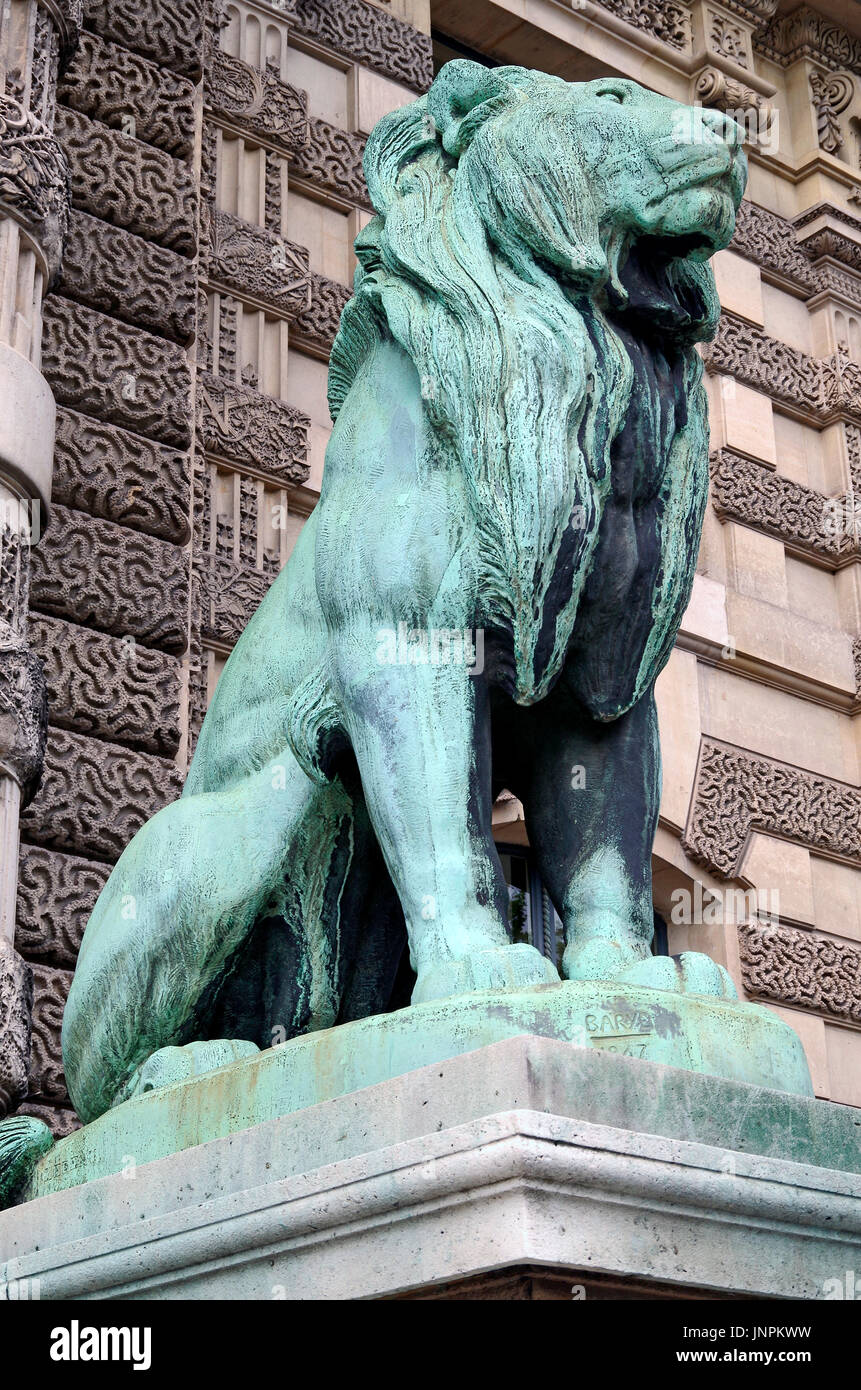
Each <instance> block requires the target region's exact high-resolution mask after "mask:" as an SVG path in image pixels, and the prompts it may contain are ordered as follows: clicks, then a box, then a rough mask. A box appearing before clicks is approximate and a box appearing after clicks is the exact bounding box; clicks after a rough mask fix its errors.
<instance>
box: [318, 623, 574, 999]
mask: <svg viewBox="0 0 861 1390" xmlns="http://www.w3.org/2000/svg"><path fill="white" fill-rule="evenodd" d="M345 650H346V652H348V653H352V654H353V655H352V658H351V657H350V656H349V655H344V654H343V653H342V656H341V659H340V670H339V674H340V681H341V689H342V701H343V709H344V715H345V722H346V724H347V727H348V732H349V736H350V740H351V743H352V746H353V749H354V751H355V755H356V758H357V761H358V765H359V772H360V774H361V778H362V785H363V787H364V791H365V797H366V800H367V805H368V811H369V813H370V816H371V819H372V821H373V824H374V829H375V831H376V834H377V837H378V839H379V842H380V845H381V848H382V851H383V854H384V855H385V859H386V863H387V865H388V868H389V872H390V873H391V876H392V880H393V882H394V885H395V888H396V890H397V892H398V896H399V897H400V900H401V904H402V906H403V909H404V916H405V919H406V925H407V933H408V936H409V944H410V956H411V960H412V964H413V968H414V969H415V971H416V973H417V975H418V982H417V984H416V987H415V991H414V993H413V1003H423V1002H426V1001H427V1000H429V999H436V998H442V997H445V996H447V995H452V994H461V993H467V992H469V991H472V990H478V989H499V988H513V987H517V986H525V985H533V984H543V983H546V982H547V981H548V980H550V981H557V982H558V976H557V975H556V972H555V970H553V968H552V966H551V965H550V964H549V962H547V961H546V960H544V958H543V957H542V956H541V955H540V954H539V953H538V952H537V951H535V950H533V949H532V947H531V946H525V945H512V944H511V943H510V941H509V938H508V933H507V930H506V925H505V920H504V914H505V910H506V904H507V896H506V890H505V885H504V881H503V878H502V872H501V867H500V863H499V857H498V855H497V853H496V849H495V846H494V843H493V837H492V834H491V794H490V728H489V712H488V695H487V688H486V683H485V681H484V679H483V677H482V676H480V675H478V674H472V675H471V674H470V668H469V667H468V666H467V665H466V664H464V663H462V662H445V663H443V664H431V663H430V662H428V663H427V664H418V665H412V664H397V663H395V664H390V665H385V664H383V665H376V666H374V665H373V664H371V663H368V664H365V663H364V662H363V663H361V666H362V670H361V674H357V672H356V670H355V669H354V664H355V652H356V650H357V647H356V643H355V642H351V643H349V644H348V645H347V646H346V648H345Z"/></svg>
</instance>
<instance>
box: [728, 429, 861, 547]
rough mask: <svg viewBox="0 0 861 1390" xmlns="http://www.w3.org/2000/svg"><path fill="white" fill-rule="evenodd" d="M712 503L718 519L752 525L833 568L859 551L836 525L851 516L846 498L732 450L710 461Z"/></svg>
mask: <svg viewBox="0 0 861 1390" xmlns="http://www.w3.org/2000/svg"><path fill="white" fill-rule="evenodd" d="M711 498H712V505H713V506H714V509H715V511H716V512H717V514H718V516H721V517H727V518H731V519H732V520H733V521H739V522H741V523H742V524H743V525H745V526H755V527H756V528H757V529H758V530H760V531H764V532H765V533H766V534H767V535H770V536H776V537H777V538H778V540H781V541H783V542H784V544H785V545H787V546H790V547H792V548H794V549H798V550H803V551H805V552H807V553H809V554H811V555H816V556H819V557H820V558H822V559H827V560H830V561H832V562H834V563H836V562H837V561H838V560H839V559H840V558H841V557H843V556H846V555H849V554H853V553H856V552H858V551H859V539H858V537H857V536H855V535H854V534H852V532H851V529H847V528H846V527H845V526H843V525H838V524H837V523H836V521H835V518H836V517H837V516H838V514H840V513H842V514H843V515H849V514H850V503H849V501H848V499H844V498H830V497H827V496H826V495H825V494H824V493H822V492H817V491H816V490H815V488H811V487H805V486H804V485H803V484H801V483H796V482H793V481H792V479H790V478H785V477H783V476H782V474H780V473H776V472H775V471H774V469H772V468H768V467H767V466H766V465H764V464H761V463H756V462H754V461H753V460H752V459H747V458H744V457H743V456H742V455H741V454H737V453H735V452H734V451H733V450H732V449H720V450H718V451H717V452H716V453H715V454H714V455H713V457H712V488H711Z"/></svg>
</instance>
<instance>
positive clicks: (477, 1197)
mask: <svg viewBox="0 0 861 1390" xmlns="http://www.w3.org/2000/svg"><path fill="white" fill-rule="evenodd" d="M330 1038H331V1035H328V1038H327V1035H321V1036H320V1038H319V1039H318V1040H317V1041H318V1042H319V1044H320V1045H319V1049H318V1054H317V1056H316V1058H315V1056H314V1055H313V1051H309V1052H307V1053H306V1054H305V1061H306V1063H307V1064H308V1066H309V1067H310V1068H311V1069H312V1071H313V1068H314V1065H315V1062H316V1064H317V1076H318V1077H325V1076H326V1067H327V1061H326V1044H327V1041H328V1040H329V1039H330ZM314 1041H315V1040H314V1039H305V1040H303V1042H304V1043H306V1044H313V1043H314ZM278 1051H282V1049H276V1053H277V1052H278ZM272 1055H273V1054H262V1055H261V1057H259V1058H250V1059H246V1060H243V1061H240V1062H236V1063H233V1064H232V1065H231V1066H229V1067H226V1068H223V1069H222V1070H221V1072H219V1073H213V1074H212V1075H210V1076H209V1077H203V1076H202V1077H199V1078H196V1079H195V1080H192V1081H189V1082H185V1083H181V1084H180V1085H177V1086H173V1087H170V1088H168V1089H167V1090H166V1091H164V1092H153V1093H150V1094H149V1095H147V1096H143V1097H140V1098H139V1099H137V1100H134V1101H129V1102H127V1103H126V1104H125V1105H123V1106H121V1107H120V1108H119V1109H118V1110H116V1111H114V1112H112V1114H110V1115H107V1116H104V1117H103V1118H102V1120H101V1121H96V1123H95V1124H93V1125H91V1126H88V1127H87V1130H86V1131H83V1133H84V1134H85V1135H89V1136H90V1138H89V1144H90V1151H89V1166H90V1168H91V1169H94V1168H95V1165H96V1163H97V1159H98V1160H99V1161H101V1162H102V1163H103V1165H108V1164H109V1160H108V1146H107V1144H106V1141H105V1137H104V1134H103V1136H102V1140H101V1141H100V1140H99V1132H98V1131H99V1126H103V1127H104V1130H105V1131H107V1129H108V1128H109V1127H111V1126H112V1127H113V1128H114V1129H118V1128H119V1127H120V1125H121V1123H122V1121H123V1119H124V1118H125V1119H126V1121H127V1124H126V1131H125V1132H126V1141H127V1142H126V1149H125V1153H124V1155H122V1156H121V1157H122V1158H123V1161H122V1163H121V1165H120V1166H119V1167H115V1168H114V1170H113V1171H111V1172H109V1173H106V1175H105V1176H102V1177H96V1178H94V1179H93V1180H92V1181H90V1182H88V1183H87V1184H86V1185H85V1186H78V1187H67V1188H65V1189H64V1190H63V1189H61V1190H57V1191H54V1192H51V1193H49V1194H48V1195H44V1196H41V1197H36V1198H35V1199H34V1200H31V1201H29V1202H27V1203H26V1204H25V1205H22V1206H18V1207H15V1208H13V1209H11V1210H9V1211H7V1212H5V1213H2V1214H0V1258H2V1260H3V1261H5V1263H0V1286H2V1283H3V1281H6V1283H7V1284H9V1285H11V1286H13V1287H14V1282H15V1281H16V1280H21V1279H30V1280H32V1279H38V1280H39V1290H40V1296H41V1298H42V1299H49V1298H106V1297H113V1298H116V1297H124V1298H143V1299H164V1298H168V1299H177V1298H179V1299H183V1298H194V1299H201V1298H231V1299H266V1300H269V1299H273V1298H280V1297H283V1298H288V1299H309V1298H326V1299H346V1298H349V1299H352V1298H382V1297H390V1296H398V1295H402V1296H404V1295H405V1296H413V1297H423V1296H432V1297H433V1296H438V1295H441V1296H446V1293H447V1292H448V1293H449V1294H450V1293H451V1290H452V1289H454V1290H455V1291H457V1290H462V1289H473V1290H476V1291H477V1293H473V1294H472V1296H479V1297H481V1296H482V1292H481V1290H482V1289H486V1290H487V1294H486V1296H488V1297H497V1296H501V1297H506V1296H511V1295H510V1293H509V1294H506V1293H505V1291H504V1290H505V1289H506V1288H510V1287H511V1286H512V1284H514V1283H516V1282H517V1276H518V1275H519V1273H520V1272H522V1271H524V1270H528V1271H532V1274H531V1276H530V1277H532V1278H534V1277H535V1271H536V1270H538V1269H544V1270H545V1271H546V1278H545V1279H544V1280H543V1284H542V1292H541V1294H540V1296H542V1297H546V1296H551V1297H560V1298H561V1297H568V1296H571V1293H570V1289H571V1286H574V1285H578V1286H582V1287H583V1288H585V1289H586V1291H587V1296H592V1293H593V1292H594V1290H595V1289H596V1288H600V1287H602V1286H603V1287H605V1288H606V1287H609V1288H610V1289H613V1288H615V1289H617V1290H618V1289H622V1290H628V1291H629V1293H633V1294H636V1293H637V1292H638V1291H639V1292H640V1293H642V1292H643V1291H649V1292H652V1293H657V1294H660V1293H664V1294H666V1295H672V1294H674V1293H676V1294H678V1293H679V1292H686V1293H690V1292H691V1291H694V1290H696V1291H699V1292H700V1293H702V1294H705V1295H709V1294H711V1295H721V1294H722V1295H726V1294H736V1295H740V1296H745V1295H751V1294H760V1295H766V1296H772V1297H786V1298H790V1297H796V1298H810V1299H815V1298H823V1297H827V1296H828V1292H829V1289H830V1288H832V1287H833V1284H830V1283H829V1281H833V1280H838V1281H843V1279H844V1275H845V1271H847V1270H851V1269H857V1268H858V1267H859V1265H858V1262H859V1259H861V1176H859V1173H861V1116H859V1114H858V1112H857V1111H855V1110H853V1109H850V1108H848V1107H842V1106H836V1105H832V1104H830V1103H828V1102H823V1101H816V1100H813V1099H811V1098H809V1097H802V1096H797V1095H796V1096H793V1095H789V1094H787V1093H785V1092H779V1091H773V1090H765V1089H762V1088H759V1087H753V1086H750V1085H748V1084H745V1083H742V1082H737V1081H730V1080H726V1079H720V1078H717V1077H712V1076H705V1075H702V1074H696V1073H694V1072H691V1071H683V1070H680V1069H677V1068H673V1067H667V1066H662V1065H660V1064H656V1063H651V1062H648V1061H643V1060H640V1059H636V1058H631V1057H625V1056H619V1055H615V1054H613V1053H608V1052H606V1051H604V1050H602V1049H600V1048H591V1047H589V1048H587V1047H579V1046H575V1045H573V1044H571V1043H567V1042H560V1041H558V1040H556V1039H553V1038H546V1037H544V1038H542V1037H535V1036H531V1037H530V1036H517V1037H510V1038H507V1039H505V1040H503V1041H500V1042H497V1043H494V1044H492V1045H489V1046H486V1047H481V1048H479V1049H477V1050H475V1051H472V1052H467V1053H465V1054H463V1055H460V1056H456V1057H453V1058H451V1059H450V1060H447V1061H441V1062H436V1063H433V1064H431V1065H428V1066H424V1067H420V1068H418V1069H416V1070H414V1071H411V1072H409V1073H407V1074H405V1075H401V1076H397V1077H394V1078H393V1079H391V1080H387V1081H383V1082H380V1083H378V1084H377V1085H371V1086H368V1087H366V1088H364V1089H362V1090H358V1091H354V1092H349V1093H347V1094H341V1095H338V1096H335V1097H334V1098H333V1099H331V1100H327V1101H323V1102H321V1103H319V1104H317V1105H314V1106H311V1107H309V1108H307V1109H304V1110H302V1111H299V1112H294V1113H291V1114H286V1115H282V1116H280V1117H275V1118H271V1119H268V1120H264V1121H262V1122H261V1123H257V1124H255V1125H253V1127H251V1128H241V1127H240V1126H241V1124H242V1117H243V1114H247V1112H248V1108H249V1106H251V1107H253V1105H254V1090H255V1086H256V1085H257V1084H258V1083H259V1082H260V1066H261V1063H262V1061H263V1059H264V1058H265V1057H267V1056H272ZM201 1087H205V1088H207V1089H206V1095H207V1103H206V1106H205V1107H204V1108H203V1109H201V1104H202V1097H203V1092H200V1091H198V1094H197V1095H196V1094H195V1090H196V1088H201ZM264 1089H265V1087H264ZM171 1093H173V1094H172V1104H173V1110H174V1113H175V1114H176V1115H179V1114H180V1113H181V1111H182V1110H183V1103H184V1102H185V1103H186V1104H190V1106H191V1112H192V1113H195V1112H196V1114H197V1123H198V1124H200V1123H201V1118H202V1116H203V1115H204V1113H205V1114H206V1115H208V1117H209V1122H210V1123H211V1124H212V1125H214V1124H215V1121H216V1115H217V1112H219V1111H220V1116H221V1129H222V1135H221V1137H219V1138H213V1139H211V1140H210V1142H207V1143H203V1144H198V1145H197V1146H196V1147H193V1148H186V1149H184V1150H183V1151H182V1152H178V1153H173V1154H169V1155H167V1156H165V1157H161V1158H157V1159H155V1160H154V1161H151V1162H141V1161H140V1159H141V1154H140V1152H136V1147H137V1140H136V1136H137V1135H139V1134H140V1133H141V1132H142V1131H141V1129H140V1127H139V1126H138V1125H137V1124H136V1123H132V1122H131V1121H132V1119H133V1113H134V1110H135V1108H136V1107H137V1108H141V1107H144V1108H145V1107H147V1106H151V1107H153V1108H155V1107H156V1106H157V1104H158V1103H159V1097H161V1099H162V1103H163V1101H164V1098H165V1097H168V1096H170V1095H171ZM154 1113H155V1109H154ZM75 1138H76V1136H75V1135H72V1136H70V1139H68V1140H65V1141H63V1143H62V1144H59V1145H57V1146H56V1148H55V1149H54V1150H53V1151H52V1153H49V1154H48V1155H46V1157H45V1158H44V1159H43V1160H42V1164H41V1165H40V1168H38V1169H37V1170H36V1175H35V1178H34V1186H33V1188H32V1190H33V1191H36V1190H38V1188H39V1185H40V1181H41V1185H42V1187H43V1188H45V1187H46V1186H47V1185H48V1176H49V1169H47V1168H46V1167H45V1165H50V1164H51V1162H52V1160H53V1162H54V1165H55V1167H54V1169H53V1170H52V1179H53V1182H54V1184H56V1183H57V1180H58V1177H59V1173H58V1171H57V1168H56V1164H57V1163H58V1162H59V1160H60V1158H61V1156H62V1152H63V1148H64V1145H70V1144H71V1143H72V1141H73V1140H74V1139H75ZM79 1142H80V1141H79ZM99 1156H100V1157H99ZM110 1161H112V1162H115V1161H116V1160H115V1159H112V1160H110ZM40 1173H41V1178H40ZM494 1290H496V1292H494ZM548 1290H549V1292H548ZM554 1290H555V1292H554Z"/></svg>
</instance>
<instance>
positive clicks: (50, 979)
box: [29, 965, 72, 1105]
mask: <svg viewBox="0 0 861 1390" xmlns="http://www.w3.org/2000/svg"><path fill="white" fill-rule="evenodd" d="M71 983H72V972H71V971H70V970H58V969H57V968H56V967H54V966H50V965H34V966H33V1029H32V1038H31V1051H30V1075H29V1094H30V1096H31V1097H32V1098H33V1100H42V1101H48V1102H53V1103H55V1104H60V1105H62V1104H63V1102H65V1103H66V1104H67V1105H68V1103H69V1093H68V1091H67V1090H66V1078H65V1077H64V1075H63V1049H62V1046H61V1042H60V1030H61V1028H62V1026H63V1010H64V1008H65V1007H66V999H67V998H68V994H69V986H70V984H71Z"/></svg>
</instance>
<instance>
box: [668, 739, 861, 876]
mask: <svg viewBox="0 0 861 1390" xmlns="http://www.w3.org/2000/svg"><path fill="white" fill-rule="evenodd" d="M754 830H761V831H764V832H765V833H766V834H772V835H781V836H783V837H784V838H786V839H789V840H792V841H794V842H795V843H796V844H802V845H807V846H809V848H811V849H823V850H827V851H828V852H829V853H831V854H835V855H839V856H840V857H841V858H843V859H847V860H850V861H852V862H853V863H861V790H859V789H858V788H856V787H850V786H847V785H846V784H845V783H843V782H835V781H833V780H832V779H831V778H830V777H822V776H820V775H819V774H818V773H815V772H807V771H805V769H804V768H799V767H792V766H790V765H789V764H786V763H781V762H777V761H776V760H775V759H773V758H766V757H762V756H761V755H759V754H756V753H750V752H747V751H746V750H745V749H743V748H735V747H733V746H732V745H730V744H726V743H718V742H717V741H716V740H714V739H710V738H704V739H703V741H702V746H701V749H700V760H699V767H698V769H697V780H696V785H695V787H694V794H693V798H692V802H691V810H690V814H689V816H688V824H687V828H686V830H685V835H684V839H683V841H682V844H683V847H684V849H685V852H686V853H687V854H689V855H690V857H691V858H692V859H695V860H696V861H697V862H698V863H701V864H705V865H706V866H707V867H708V868H709V869H711V870H712V872H713V873H716V874H719V875H720V876H721V877H722V878H734V877H735V876H736V875H737V874H738V872H739V869H740V866H741V861H742V858H743V856H744V850H745V846H746V845H747V841H748V837H749V836H750V834H751V832H752V831H754Z"/></svg>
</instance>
